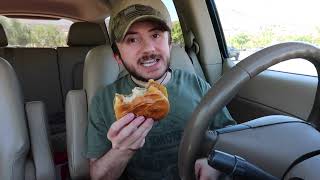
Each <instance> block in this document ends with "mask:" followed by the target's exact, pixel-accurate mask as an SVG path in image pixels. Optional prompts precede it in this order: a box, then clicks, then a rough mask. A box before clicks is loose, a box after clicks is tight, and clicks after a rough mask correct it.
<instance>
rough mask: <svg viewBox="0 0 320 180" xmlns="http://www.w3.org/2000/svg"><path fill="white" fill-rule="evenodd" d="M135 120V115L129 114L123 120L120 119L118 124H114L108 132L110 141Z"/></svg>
mask: <svg viewBox="0 0 320 180" xmlns="http://www.w3.org/2000/svg"><path fill="white" fill-rule="evenodd" d="M133 119H134V114H133V113H129V114H127V115H125V116H123V117H122V118H120V119H119V120H117V121H116V122H114V123H113V124H112V125H111V127H110V129H109V131H108V134H107V137H108V139H109V140H110V139H111V138H112V137H114V136H116V135H117V134H118V133H119V131H121V129H122V128H123V127H125V126H126V125H127V124H129V123H130V122H131V121H132V120H133Z"/></svg>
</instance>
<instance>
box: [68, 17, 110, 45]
mask: <svg viewBox="0 0 320 180" xmlns="http://www.w3.org/2000/svg"><path fill="white" fill-rule="evenodd" d="M67 44H68V45H69V46H98V45H103V44H106V37H105V35H104V33H103V31H102V29H101V27H100V25H99V24H96V23H92V22H76V23H73V24H72V25H71V27H70V30H69V34H68V42H67Z"/></svg>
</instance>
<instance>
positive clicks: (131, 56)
mask: <svg viewBox="0 0 320 180" xmlns="http://www.w3.org/2000/svg"><path fill="white" fill-rule="evenodd" d="M116 3H117V4H115V5H114V6H113V9H112V13H111V18H110V26H109V27H110V38H111V42H112V47H113V51H114V56H115V59H116V60H117V62H118V63H119V64H122V65H123V66H124V67H125V68H126V70H127V71H128V72H129V74H128V75H127V76H125V77H123V78H121V79H119V80H117V81H116V82H114V83H113V84H111V85H109V86H106V87H105V88H104V89H102V90H100V91H99V92H98V93H97V94H96V96H95V97H94V98H93V100H92V102H91V105H90V108H89V122H88V129H87V147H88V149H87V157H88V158H90V174H91V178H92V179H118V178H120V177H121V176H122V177H123V176H125V177H126V178H127V179H151V180H152V179H168V180H170V179H179V174H178V167H177V161H178V148H179V143H180V141H181V137H182V133H183V129H184V127H185V124H186V122H187V120H188V119H189V117H190V115H191V113H192V112H193V110H194V109H195V107H196V106H197V105H198V104H199V102H200V100H201V98H202V97H203V96H204V95H205V93H206V92H207V91H208V90H209V88H210V86H209V85H208V83H206V82H205V81H204V80H202V79H200V78H199V77H197V76H196V75H195V74H191V73H188V72H184V71H181V70H171V69H170V68H169V65H170V49H171V19H170V16H169V13H168V10H167V9H166V7H165V6H164V5H163V3H162V2H161V1H160V0H149V1H146V0H123V1H116ZM149 79H154V80H156V81H158V82H159V83H162V84H164V85H165V86H166V87H167V91H168V95H169V102H170V112H169V114H168V115H167V117H165V118H164V119H162V120H161V121H159V122H157V123H155V122H154V121H153V119H151V118H148V117H142V116H139V117H135V115H134V114H132V113H129V114H127V115H126V116H124V117H123V118H121V119H120V120H118V121H115V115H114V112H113V99H114V95H115V93H121V94H130V93H131V90H132V89H133V88H134V87H135V86H145V85H146V82H147V81H148V80H149ZM229 124H234V121H233V120H231V116H230V114H229V113H228V111H227V110H226V108H224V109H223V110H222V111H221V112H220V113H218V115H217V116H216V117H215V118H213V121H212V124H211V128H221V127H224V126H226V125H229ZM195 174H196V176H197V178H200V179H210V178H215V176H217V172H216V171H215V170H214V169H212V168H211V167H209V166H208V164H207V162H206V161H205V159H201V160H198V161H197V162H196V164H195Z"/></svg>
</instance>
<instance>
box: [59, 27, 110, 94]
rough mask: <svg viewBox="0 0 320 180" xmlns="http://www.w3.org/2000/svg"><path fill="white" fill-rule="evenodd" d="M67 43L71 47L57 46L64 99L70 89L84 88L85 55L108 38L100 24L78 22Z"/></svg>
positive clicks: (104, 42) (70, 31)
mask: <svg viewBox="0 0 320 180" xmlns="http://www.w3.org/2000/svg"><path fill="white" fill-rule="evenodd" d="M67 44H68V46H69V47H58V48H57V51H58V63H59V68H60V77H61V86H62V93H63V99H65V97H66V94H67V92H68V91H69V90H71V89H73V90H75V89H82V82H83V80H82V74H83V73H82V72H83V64H84V60H85V57H86V55H87V53H88V51H89V50H91V49H92V48H93V47H95V46H99V45H104V44H106V38H105V35H104V33H103V31H102V29H101V27H100V25H99V24H96V23H91V22H76V23H74V24H72V25H71V27H70V30H69V34H68V42H67Z"/></svg>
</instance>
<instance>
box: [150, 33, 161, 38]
mask: <svg viewBox="0 0 320 180" xmlns="http://www.w3.org/2000/svg"><path fill="white" fill-rule="evenodd" d="M152 37H153V38H159V37H160V34H153V35H152Z"/></svg>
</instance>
